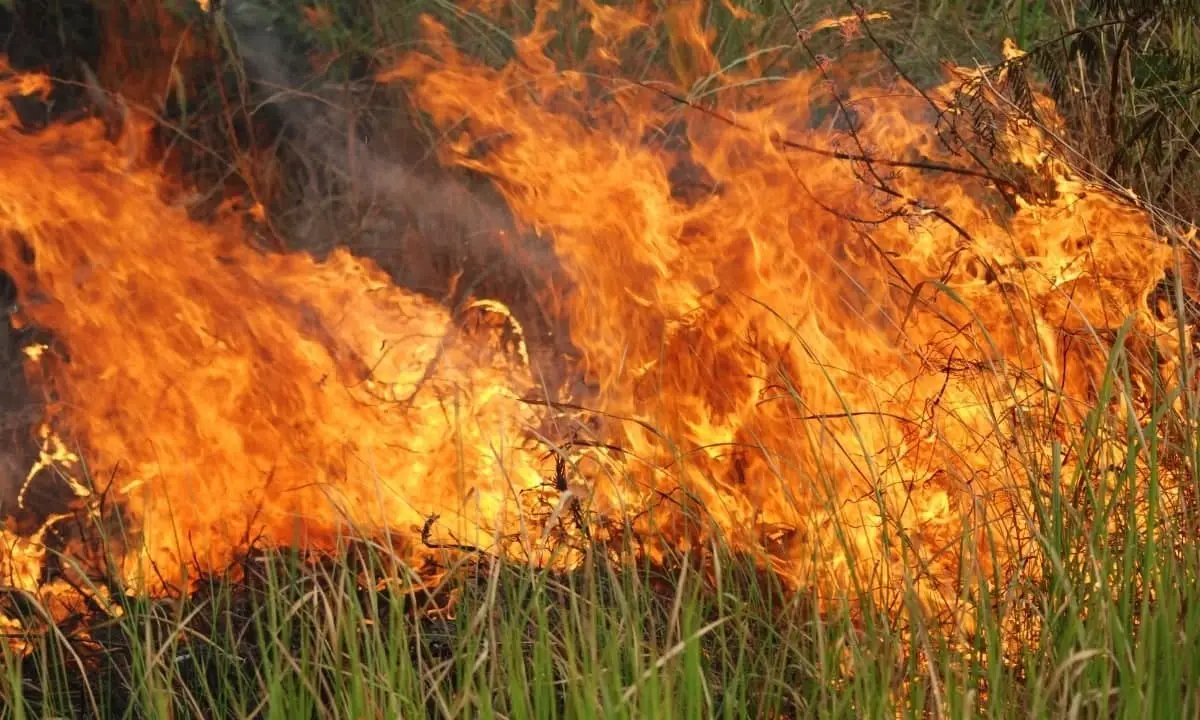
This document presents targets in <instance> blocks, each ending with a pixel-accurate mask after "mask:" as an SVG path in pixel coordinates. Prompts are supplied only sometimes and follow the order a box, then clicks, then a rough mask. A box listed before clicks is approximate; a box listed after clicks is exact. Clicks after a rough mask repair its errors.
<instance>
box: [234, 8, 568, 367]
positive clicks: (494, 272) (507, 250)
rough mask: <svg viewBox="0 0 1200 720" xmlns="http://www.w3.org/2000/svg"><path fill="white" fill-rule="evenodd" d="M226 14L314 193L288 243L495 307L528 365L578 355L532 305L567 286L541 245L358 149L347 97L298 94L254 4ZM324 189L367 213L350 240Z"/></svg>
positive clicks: (370, 149) (434, 180)
mask: <svg viewBox="0 0 1200 720" xmlns="http://www.w3.org/2000/svg"><path fill="white" fill-rule="evenodd" d="M222 12H223V13H224V15H223V18H224V21H225V22H226V23H227V27H228V28H229V29H230V30H231V33H230V34H231V36H232V37H233V38H234V40H235V43H236V46H237V51H238V53H239V55H240V57H241V61H242V65H243V67H244V68H245V69H246V74H247V76H248V78H249V79H250V81H251V84H252V86H253V87H254V88H255V91H256V93H257V94H259V95H260V96H261V97H260V98H256V99H257V100H260V101H261V102H262V103H263V105H264V106H269V107H272V108H274V109H275V111H276V112H278V113H279V114H280V116H281V117H282V119H283V121H284V123H285V125H286V126H287V127H288V129H289V131H290V132H291V137H289V141H290V142H291V143H292V145H293V146H295V147H297V149H298V150H299V151H300V152H301V153H302V154H303V155H305V156H306V157H307V158H309V160H308V161H307V165H309V173H310V174H311V175H312V176H313V179H314V182H312V183H310V185H311V187H310V188H309V189H308V190H307V191H306V192H307V194H308V196H307V197H306V198H305V202H304V203H300V207H298V208H293V209H291V210H290V211H289V212H287V213H286V214H287V216H288V217H289V218H291V220H289V222H288V223H287V225H286V227H285V228H284V231H285V233H286V235H287V240H288V242H289V243H291V244H292V245H293V246H296V247H301V248H304V249H310V250H318V251H319V250H321V249H325V248H328V247H329V246H330V244H331V243H332V242H337V243H341V244H345V245H347V246H348V247H349V248H350V249H351V250H352V251H354V252H357V253H359V254H361V255H365V256H368V257H371V258H372V259H374V260H375V261H377V262H378V263H379V264H380V265H381V266H382V267H383V268H384V269H385V270H386V271H388V272H389V273H390V274H391V275H392V277H393V278H394V280H395V281H396V282H397V283H398V284H400V285H402V286H404V287H407V288H409V289H411V290H414V291H417V292H422V293H425V294H428V295H430V296H433V297H435V298H437V299H439V300H443V301H447V302H448V303H449V304H450V305H451V306H453V305H455V304H456V303H457V302H459V301H461V300H462V299H463V297H464V296H465V295H466V294H467V293H472V294H475V295H477V296H479V295H488V296H491V297H495V298H497V299H500V300H502V301H504V302H506V303H508V304H509V306H510V307H511V308H512V309H513V312H514V313H515V314H516V315H517V317H518V319H519V320H520V321H521V322H522V324H523V326H524V327H525V329H526V332H527V333H528V334H529V336H530V337H527V340H528V342H529V345H530V350H531V353H532V354H533V355H534V356H535V357H536V356H539V355H543V353H549V354H550V355H552V356H555V357H556V358H558V360H557V361H555V360H552V361H551V364H558V365H561V358H562V356H564V355H571V354H573V352H572V350H571V348H570V347H569V343H568V342H567V340H566V333H565V332H563V328H562V327H561V326H562V323H561V321H560V319H558V318H554V317H550V316H548V315H547V313H546V311H545V310H544V308H543V306H542V304H541V303H540V302H539V301H538V298H537V293H538V291H539V289H540V288H544V287H547V286H548V285H550V286H553V287H555V288H556V289H558V291H562V289H563V288H567V287H569V283H568V282H566V281H565V277H564V276H563V274H562V273H561V269H560V267H559V264H558V261H557V258H556V257H555V256H554V253H553V249H552V246H551V244H550V243H549V241H548V240H547V239H546V238H541V237H537V236H534V235H532V234H529V233H526V234H520V233H518V232H517V230H516V227H515V223H514V222H513V219H512V216H511V213H510V212H509V210H508V208H507V206H506V205H505V204H504V202H503V200H502V199H500V197H499V195H498V193H496V192H495V191H494V190H492V189H490V188H487V187H479V186H476V185H472V184H470V183H469V181H468V179H467V178H465V177H463V176H462V175H454V174H451V173H450V172H449V171H447V170H445V169H443V168H437V167H433V168H422V169H421V170H418V169H416V168H415V167H414V166H413V164H412V163H411V162H406V161H405V160H403V159H401V158H399V157H397V155H399V153H397V152H391V153H389V152H388V151H387V150H384V149H382V148H381V145H382V144H381V143H372V142H368V141H367V140H365V139H363V138H362V137H361V136H360V134H359V132H358V131H357V129H356V120H355V116H354V114H353V113H352V112H351V111H350V110H349V109H348V108H349V107H350V103H349V102H348V98H346V97H345V96H344V93H342V92H340V91H339V90H337V89H331V88H327V87H326V88H317V89H315V90H314V89H313V88H311V87H304V88H303V90H301V88H302V86H303V85H304V83H303V80H302V78H303V76H304V75H305V72H304V71H303V69H302V68H304V62H303V58H299V57H294V56H293V55H292V54H290V53H289V51H288V50H287V48H286V46H285V42H284V38H283V37H282V36H281V33H280V30H279V29H278V28H276V27H275V26H273V25H272V24H271V23H270V21H269V18H267V16H266V14H265V13H263V12H262V11H261V9H260V8H258V7H257V6H256V5H255V4H254V3H253V2H252V1H251V0H236V1H235V2H228V3H226V4H225V6H224V8H223V11H222ZM382 132H385V133H386V132H388V129H387V128H385V129H384V130H383V131H382ZM408 132H409V133H412V132H413V131H412V130H411V129H409V130H408ZM391 139H392V140H395V138H391ZM410 139H413V140H415V138H410ZM331 185H333V186H336V187H338V188H353V189H354V194H355V197H356V198H358V207H360V208H361V207H369V208H370V209H371V210H370V215H371V221H370V223H368V224H367V225H366V229H365V230H363V229H362V228H363V227H364V226H363V225H361V224H360V225H359V226H358V228H359V229H358V230H357V231H356V232H354V233H353V234H351V233H348V232H347V227H345V223H346V218H345V216H344V215H342V214H339V213H336V212H330V211H329V210H328V208H329V195H330V193H329V188H330V186H331ZM339 225H341V226H340V227H339ZM406 230H407V231H408V232H405V231H406ZM348 235H352V236H351V237H347V236H348ZM414 237H415V238H416V240H415V241H414V240H412V239H411V238H414ZM406 238H407V239H406ZM451 278H456V279H455V280H452V279H451ZM451 285H454V286H455V292H454V293H453V294H450V293H449V292H448V291H449V288H450V286H451ZM539 364H540V363H539ZM562 369H563V368H561V367H560V368H559V370H560V371H561V370H562ZM542 370H543V371H547V370H549V371H550V374H551V375H558V372H555V371H554V370H552V369H551V368H548V367H543V368H542Z"/></svg>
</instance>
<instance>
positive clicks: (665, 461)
mask: <svg viewBox="0 0 1200 720" xmlns="http://www.w3.org/2000/svg"><path fill="white" fill-rule="evenodd" d="M701 7H702V4H698V3H682V4H680V6H679V7H678V8H676V10H675V11H674V12H673V13H671V14H670V15H668V17H667V18H666V19H665V21H664V22H665V23H666V24H669V25H670V26H671V29H672V32H671V37H672V38H673V41H672V42H673V43H679V44H681V45H684V47H675V46H673V49H672V58H675V59H676V60H677V61H676V62H674V69H675V72H676V76H675V77H665V76H664V77H653V78H651V79H649V80H646V81H642V82H638V83H628V82H624V83H623V82H620V81H617V80H613V81H611V83H610V84H609V85H608V86H607V87H604V86H602V83H601V82H600V81H598V80H597V79H596V77H595V76H589V75H588V74H587V72H586V70H587V69H588V68H587V67H586V66H584V67H581V68H570V69H560V68H557V67H555V66H553V65H552V64H551V63H549V62H548V61H547V60H546V56H547V53H546V52H545V43H546V38H547V36H548V33H547V32H545V31H544V30H542V27H543V26H545V25H549V24H550V21H549V20H548V17H549V15H548V12H549V11H548V10H547V12H546V13H539V16H538V19H537V21H536V22H535V27H534V30H533V31H532V32H531V33H530V34H528V35H526V36H525V37H523V38H519V39H518V40H517V41H516V45H515V58H514V59H513V61H512V62H510V63H509V64H507V65H506V66H504V67H501V68H498V69H497V68H491V67H488V66H485V65H483V64H481V63H479V62H476V61H474V60H473V59H471V58H470V57H468V56H466V55H464V54H462V53H460V52H459V51H458V50H457V49H456V48H455V46H454V44H453V43H452V42H451V40H450V39H449V36H448V35H447V33H446V31H445V29H444V28H442V27H441V26H439V25H438V24H437V23H435V22H433V21H432V20H430V21H427V22H426V23H425V27H424V29H425V40H426V44H427V47H428V48H429V51H428V52H427V53H424V54H415V53H414V54H408V55H406V56H404V57H401V58H399V59H398V60H397V62H396V64H395V66H394V67H393V68H392V69H390V70H388V71H386V72H384V73H382V75H381V79H382V80H384V81H390V82H400V83H403V84H404V85H405V87H406V89H407V90H408V91H409V93H410V94H411V97H412V98H413V100H414V101H415V102H416V104H417V105H419V107H421V109H422V110H424V111H425V112H426V113H427V114H428V115H429V116H430V117H431V118H432V119H433V121H434V122H435V123H436V125H437V126H438V128H439V129H440V130H442V131H443V132H444V133H446V136H447V137H448V138H449V139H448V140H447V141H446V142H445V144H444V145H443V147H442V148H441V150H442V158H443V160H444V161H445V162H447V163H451V164H455V165H458V166H462V167H466V168H470V169H471V170H474V171H476V172H479V173H482V174H484V175H486V176H488V177H491V178H492V179H493V180H494V181H495V183H496V185H497V186H498V187H500V188H501V189H502V192H503V193H504V195H505V197H506V199H507V201H508V203H509V205H510V206H511V207H512V209H513V210H514V212H515V213H516V215H517V216H518V217H519V218H521V219H522V220H523V221H524V222H525V223H526V224H527V225H528V226H530V227H532V228H536V229H538V230H539V231H542V232H544V233H547V234H548V235H549V236H550V237H552V238H553V242H554V246H555V249H556V252H557V254H558V256H559V258H560V260H561V261H562V263H563V265H564V267H565V268H566V271H567V273H568V274H569V275H570V277H571V278H572V279H573V280H574V282H575V285H576V291H575V295H574V296H573V297H571V298H570V300H569V302H568V304H567V315H568V317H569V327H570V331H571V338H572V340H573V342H574V344H575V345H576V346H577V347H578V348H579V349H580V350H581V352H582V354H583V357H584V367H583V372H585V373H586V376H587V378H588V380H589V381H590V382H591V383H592V384H593V385H594V386H595V387H597V388H598V390H597V392H596V396H595V397H594V398H592V399H591V406H592V407H595V408H597V409H598V410H599V411H602V412H603V413H604V415H605V416H606V417H609V418H613V417H620V418H625V419H626V421H624V422H610V423H608V424H607V427H606V429H605V432H607V433H608V435H607V436H606V437H605V440H606V442H608V443H611V444H615V445H619V446H621V447H622V448H624V450H625V452H626V453H627V454H628V456H630V457H635V458H637V459H638V461H637V462H636V463H629V464H628V465H627V467H626V468H625V472H626V477H625V478H623V480H624V482H622V483H617V484H614V486H613V487H611V488H607V489H605V490H604V492H603V494H604V495H605V496H607V497H608V498H609V504H610V505H611V506H613V507H617V506H624V507H643V506H645V505H646V504H647V503H649V502H651V497H652V496H654V495H655V494H656V493H658V492H661V491H662V489H664V488H672V487H682V488H686V490H687V491H688V492H689V493H691V494H693V495H695V496H697V497H698V498H699V501H700V503H701V504H702V505H703V507H704V508H705V509H706V511H707V512H708V513H710V514H711V515H713V516H714V517H715V518H716V519H717V523H718V525H719V526H720V527H721V528H722V529H723V530H724V532H725V533H726V534H727V535H728V536H730V537H732V538H733V540H734V542H735V544H738V545H742V546H747V547H762V546H764V545H767V546H769V547H770V551H771V554H772V556H773V561H774V565H775V567H776V568H777V569H779V570H780V571H781V572H782V573H784V574H785V575H786V576H789V577H791V578H793V579H794V580H795V581H797V582H801V583H813V584H816V585H817V586H819V587H822V588H826V589H828V590H829V591H830V594H832V595H836V594H839V593H841V592H846V591H849V590H850V589H851V588H852V587H853V586H855V585H857V586H858V587H859V588H860V589H861V588H881V589H887V590H890V591H892V592H894V591H897V590H900V589H902V588H904V587H905V586H908V585H912V586H915V587H916V588H917V589H918V592H919V593H920V594H921V596H922V598H923V599H924V600H925V601H927V602H928V603H930V604H931V605H934V606H937V605H940V606H943V607H944V606H946V605H947V604H951V605H952V604H954V601H955V599H956V598H957V597H958V596H959V590H960V589H961V586H960V585H959V584H958V583H959V581H960V580H962V579H964V578H969V577H973V576H977V575H978V574H982V575H983V577H985V578H991V577H997V576H999V575H1000V574H1004V575H1007V574H1008V573H1011V572H1013V571H1014V570H1015V569H1016V563H1015V559H1016V557H1017V554H1018V553H1019V552H1020V551H1021V549H1022V547H1024V546H1025V545H1026V544H1027V540H1028V537H1029V535H1028V533H1029V521H1028V516H1024V515H1021V513H1020V510H1021V508H1022V501H1023V500H1024V499H1027V498H1028V497H1029V493H1030V488H1031V485H1034V484H1042V483H1045V482H1047V481H1048V479H1049V475H1050V468H1049V461H1048V458H1049V457H1050V453H1051V450H1052V448H1053V447H1055V446H1064V447H1071V443H1072V441H1073V440H1078V438H1079V432H1078V429H1079V427H1080V424H1081V421H1082V418H1083V417H1084V415H1085V414H1086V412H1087V411H1088V409H1089V408H1091V407H1093V406H1094V402H1095V398H1096V390H1097V387H1098V386H1099V385H1098V384H1099V381H1100V377H1101V376H1102V373H1103V371H1104V368H1105V361H1106V358H1107V354H1108V350H1109V343H1108V339H1111V337H1112V336H1113V335H1114V334H1115V333H1116V332H1117V331H1118V330H1119V328H1121V327H1122V324H1123V323H1125V321H1126V320H1127V319H1128V320H1130V321H1131V323H1132V327H1133V328H1134V331H1135V332H1137V333H1139V334H1140V336H1142V337H1153V338H1159V339H1160V341H1163V342H1167V343H1169V340H1161V338H1162V336H1165V335H1169V333H1170V331H1169V329H1167V328H1165V327H1164V326H1162V325H1160V324H1159V323H1158V322H1157V321H1156V320H1155V319H1154V318H1153V317H1151V316H1150V314H1149V313H1148V312H1147V305H1146V303H1145V299H1146V297H1147V295H1148V293H1149V292H1150V291H1151V290H1152V288H1153V287H1154V285H1155V283H1156V282H1157V281H1158V280H1159V279H1160V278H1161V277H1162V276H1163V273H1164V271H1165V270H1166V269H1167V268H1168V266H1169V265H1170V263H1171V250H1170V248H1169V246H1168V245H1167V244H1166V243H1165V242H1163V240H1162V239H1161V238H1159V237H1158V236H1157V235H1156V234H1155V232H1154V231H1153V230H1152V228H1151V226H1150V224H1149V221H1148V218H1147V216H1146V214H1145V213H1144V212H1143V211H1141V210H1139V209H1137V208H1134V207H1131V206H1129V205H1128V204H1126V203H1123V202H1121V201H1119V200H1118V199H1117V198H1115V197H1114V196H1113V195H1112V194H1110V193H1108V192H1105V191H1103V190H1102V189H1101V188H1098V187H1091V186H1089V185H1088V184H1087V183H1085V182H1084V181H1083V180H1082V179H1081V178H1079V177H1078V176H1076V175H1075V174H1074V173H1073V172H1072V171H1071V170H1070V168H1069V167H1068V166H1067V165H1066V164H1065V163H1064V162H1062V161H1061V160H1059V159H1058V156H1057V154H1056V153H1054V152H1053V144H1052V142H1051V140H1052V138H1051V136H1050V135H1049V134H1048V133H1047V132H1046V131H1044V130H1042V129H1041V128H1039V127H1038V126H1035V125H1034V124H1032V123H1029V122H1024V121H1014V122H1006V123H1004V124H1000V125H998V126H997V127H994V128H992V132H993V140H994V142H995V144H996V148H995V149H994V153H995V154H996V155H997V156H998V157H999V161H1000V162H1001V163H1003V164H1007V165H1009V166H1011V167H1013V168H1018V169H1020V171H1021V172H1023V173H1024V174H1025V175H1026V176H1028V177H1031V178H1033V180H1031V181H1027V182H1028V183H1029V184H1031V185H1032V186H1033V187H1034V188H1035V190H1036V189H1037V188H1038V187H1040V188H1041V192H1035V191H1027V192H1023V193H1014V195H1015V196H1014V197H1011V198H1009V201H1008V204H1005V202H1004V197H1003V195H1002V194H1001V193H1000V192H998V191H997V185H1003V184H1004V183H1005V181H1004V179H1003V178H1002V177H1001V178H999V179H996V178H990V177H981V175H987V174H988V173H982V172H980V171H979V167H978V165H972V164H971V162H970V157H969V156H968V150H969V147H968V146H967V143H966V142H965V141H964V140H963V139H962V138H964V137H965V135H963V134H961V133H963V132H964V131H962V130H956V131H953V132H951V131H948V130H947V129H946V128H945V127H944V126H942V127H939V124H940V121H939V112H941V113H946V114H949V115H951V117H953V115H952V114H953V113H959V114H962V113H963V110H962V109H961V108H962V106H963V102H962V97H963V96H964V95H965V96H967V97H971V96H973V97H974V98H975V99H977V100H980V101H981V102H982V101H983V100H984V99H986V96H987V95H988V93H989V91H990V88H989V87H988V86H987V84H986V81H985V80H986V78H985V76H984V75H983V74H982V73H971V72H970V71H967V70H965V69H957V72H956V73H955V74H953V75H952V76H951V77H950V78H948V79H947V81H946V82H945V83H944V84H942V85H940V86H937V87H933V88H931V89H926V90H925V91H924V92H923V93H919V92H917V91H916V90H915V89H914V88H912V87H909V86H905V85H904V84H902V83H900V82H899V81H898V80H895V79H893V80H891V81H887V80H883V79H881V80H880V84H878V85H876V84H872V83H870V82H866V81H863V80H862V78H869V77H872V74H874V76H877V77H882V75H883V73H881V72H880V71H879V68H880V67H881V65H882V63H881V62H880V61H879V59H878V58H876V57H873V56H870V55H864V56H850V57H848V58H846V59H844V60H842V61H839V63H835V64H832V65H830V64H829V63H821V64H819V66H818V67H817V68H816V69H813V70H809V71H798V72H795V73H793V74H791V75H789V76H788V77H786V78H785V79H782V80H778V81H776V82H773V83H765V82H758V80H759V79H760V78H759V77H758V76H757V74H756V73H757V72H758V71H757V69H756V68H750V69H747V70H745V71H742V70H739V69H737V68H731V69H726V70H725V71H722V72H718V69H719V68H721V64H720V62H719V61H718V59H717V58H716V57H715V56H714V55H713V54H712V53H711V52H710V51H709V44H710V38H709V37H708V36H707V35H706V34H705V32H704V31H703V30H702V29H701V27H700V21H699V18H700V17H701V15H702V13H701V12H700V11H699V8H701ZM869 20H871V18H863V17H858V18H856V22H867V21H869ZM845 22H846V21H845V19H841V20H837V21H832V22H831V23H830V24H827V25H820V26H818V27H817V28H815V29H821V28H823V27H826V26H828V27H840V26H842V25H843V24H845ZM593 27H594V28H595V27H596V26H595V25H594V26H593ZM622 27H623V26H622ZM809 32H811V30H810V31H809ZM800 34H801V37H802V38H803V37H804V36H805V34H806V33H805V32H801V33H800ZM619 35H620V34H619V33H618V37H615V38H614V39H613V41H612V43H613V44H619V42H620V41H621V40H622V38H621V37H620V36H619ZM604 40H605V38H603V37H601V38H600V39H599V40H597V42H596V44H595V47H594V48H593V55H592V57H591V59H590V62H591V63H592V65H593V66H594V67H598V68H604V67H607V66H608V65H609V63H610V62H611V58H612V57H614V56H616V54H617V53H616V51H615V50H614V47H613V44H606V43H605V42H604ZM1006 47H1008V48H1009V50H1010V54H1011V53H1012V52H1015V50H1013V48H1015V46H1011V43H1010V44H1009V45H1006ZM684 59H686V61H685V60H684ZM964 80H969V82H964ZM661 88H666V91H664V92H659V91H656V90H659V89H661ZM701 92H702V95H703V97H704V98H705V104H704V106H703V107H702V108H698V107H697V108H692V111H691V112H685V111H684V110H682V109H681V102H685V101H686V99H687V98H693V97H700V94H701ZM601 96H602V97H605V98H606V99H607V102H605V103H599V102H597V101H596V99H595V98H596V97H601ZM1036 107H1037V109H1038V111H1039V112H1040V113H1041V114H1042V116H1043V117H1044V119H1045V120H1046V126H1047V127H1048V128H1050V131H1051V132H1052V131H1053V129H1054V128H1056V127H1058V124H1057V122H1058V121H1057V119H1056V116H1055V113H1054V108H1053V106H1052V104H1051V103H1050V101H1049V100H1048V99H1046V98H1044V97H1041V96H1038V97H1037V98H1036ZM851 124H852V125H853V132H852V133H851V132H850V131H849V129H848V127H849V126H850V125H851ZM497 135H502V136H503V137H504V138H505V140H504V142H502V143H494V144H493V145H492V146H491V151H490V152H489V153H487V154H484V155H480V154H479V153H478V152H477V151H475V148H476V147H477V145H476V144H475V143H473V141H474V140H475V139H476V138H480V137H495V136H497ZM974 140H976V141H978V138H974ZM870 158H875V159H876V160H870ZM889 160H895V161H907V163H901V165H905V166H902V167H897V165H896V164H895V163H889V162H888V161H889ZM927 168H941V169H940V170H938V169H933V170H931V169H927ZM947 168H948V169H949V171H947V170H946V169H947ZM956 169H957V171H955V170H956ZM1006 189H1011V188H1006ZM628 419H633V420H636V422H629V421H628ZM1072 432H1074V434H1073V435H1072ZM665 439H669V441H667V440H665ZM1064 462H1065V463H1068V464H1070V463H1073V462H1075V458H1074V457H1067V458H1065V460H1064ZM1031 474H1032V476H1031ZM781 528H782V529H785V530H779V529H781ZM772 533H774V535H772ZM964 538H965V540H964Z"/></svg>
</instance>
